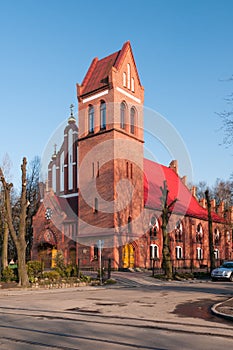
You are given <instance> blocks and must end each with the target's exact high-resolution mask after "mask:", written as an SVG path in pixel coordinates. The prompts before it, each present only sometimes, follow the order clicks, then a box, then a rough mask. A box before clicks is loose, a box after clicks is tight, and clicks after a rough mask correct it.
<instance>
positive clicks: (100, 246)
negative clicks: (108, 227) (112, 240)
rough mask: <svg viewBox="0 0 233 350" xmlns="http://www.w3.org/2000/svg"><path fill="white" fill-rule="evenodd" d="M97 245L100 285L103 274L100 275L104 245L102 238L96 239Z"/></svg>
mask: <svg viewBox="0 0 233 350" xmlns="http://www.w3.org/2000/svg"><path fill="white" fill-rule="evenodd" d="M97 247H98V249H99V269H100V285H102V284H103V275H102V249H103V247H104V240H103V241H101V239H99V240H98V243H97Z"/></svg>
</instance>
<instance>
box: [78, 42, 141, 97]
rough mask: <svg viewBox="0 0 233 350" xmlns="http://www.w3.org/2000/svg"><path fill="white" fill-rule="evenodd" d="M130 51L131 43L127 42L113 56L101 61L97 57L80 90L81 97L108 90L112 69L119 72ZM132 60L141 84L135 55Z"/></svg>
mask: <svg viewBox="0 0 233 350" xmlns="http://www.w3.org/2000/svg"><path fill="white" fill-rule="evenodd" d="M128 49H130V50H132V49H131V45H130V42H129V41H126V42H125V43H124V44H123V46H122V48H121V50H119V51H116V52H114V53H112V54H111V55H109V56H107V57H104V58H102V59H101V60H99V59H98V58H97V57H95V58H94V59H93V61H92V63H91V65H90V67H89V69H88V71H87V74H86V75H85V78H84V79H83V82H82V84H81V90H80V92H81V95H82V96H83V95H86V94H88V93H90V92H94V91H98V90H101V89H104V88H106V87H107V86H108V83H109V82H108V76H109V73H110V71H111V69H112V67H115V68H116V69H117V70H118V69H119V68H120V66H121V64H122V62H123V60H124V57H125V55H126V53H127V50H128ZM132 58H133V62H134V65H135V70H136V74H137V77H138V81H139V83H140V78H139V75H138V71H137V67H136V64H135V61H134V57H133V55H132ZM140 84H141V83H140Z"/></svg>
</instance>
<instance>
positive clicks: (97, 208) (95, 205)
mask: <svg viewBox="0 0 233 350" xmlns="http://www.w3.org/2000/svg"><path fill="white" fill-rule="evenodd" d="M98 210H99V203H98V198H95V200H94V210H93V212H94V213H98Z"/></svg>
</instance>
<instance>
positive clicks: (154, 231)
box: [149, 215, 159, 240]
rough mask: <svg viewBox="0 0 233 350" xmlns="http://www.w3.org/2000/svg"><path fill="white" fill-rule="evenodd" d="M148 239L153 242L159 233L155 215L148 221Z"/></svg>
mask: <svg viewBox="0 0 233 350" xmlns="http://www.w3.org/2000/svg"><path fill="white" fill-rule="evenodd" d="M149 227H150V239H151V240H153V239H155V237H156V236H157V234H158V232H159V222H158V219H157V217H156V216H155V215H153V216H152V217H151V219H150V224H149Z"/></svg>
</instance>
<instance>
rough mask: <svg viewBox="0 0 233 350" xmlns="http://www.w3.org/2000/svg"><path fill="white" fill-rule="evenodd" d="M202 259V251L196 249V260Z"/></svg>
mask: <svg viewBox="0 0 233 350" xmlns="http://www.w3.org/2000/svg"><path fill="white" fill-rule="evenodd" d="M202 259H203V249H202V248H200V247H198V248H197V260H202Z"/></svg>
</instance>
